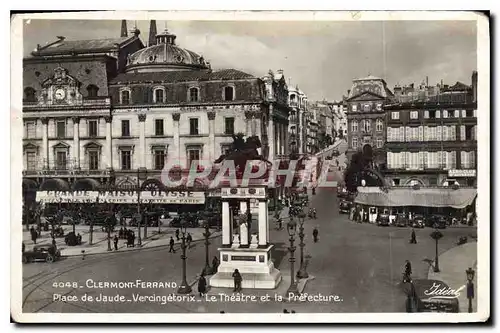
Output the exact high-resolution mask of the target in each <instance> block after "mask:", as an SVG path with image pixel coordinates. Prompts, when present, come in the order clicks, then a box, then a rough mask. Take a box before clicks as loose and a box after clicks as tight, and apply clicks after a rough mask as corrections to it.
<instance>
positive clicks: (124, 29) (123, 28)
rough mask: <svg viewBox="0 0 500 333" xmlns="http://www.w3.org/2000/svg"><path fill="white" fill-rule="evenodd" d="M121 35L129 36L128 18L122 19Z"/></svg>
mask: <svg viewBox="0 0 500 333" xmlns="http://www.w3.org/2000/svg"><path fill="white" fill-rule="evenodd" d="M120 37H128V33H127V20H122V29H121V32H120Z"/></svg>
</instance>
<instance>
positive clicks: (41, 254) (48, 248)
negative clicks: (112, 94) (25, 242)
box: [23, 244, 61, 263]
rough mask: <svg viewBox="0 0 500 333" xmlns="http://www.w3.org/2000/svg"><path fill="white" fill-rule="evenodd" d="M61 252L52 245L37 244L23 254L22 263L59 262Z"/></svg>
mask: <svg viewBox="0 0 500 333" xmlns="http://www.w3.org/2000/svg"><path fill="white" fill-rule="evenodd" d="M60 257H61V251H59V250H58V249H57V247H55V246H54V245H52V244H39V245H35V246H34V247H33V250H31V251H25V252H24V253H23V262H24V263H30V262H35V261H45V262H48V263H51V262H54V261H56V260H59V258H60Z"/></svg>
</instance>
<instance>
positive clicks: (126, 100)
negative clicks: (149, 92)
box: [120, 89, 130, 105]
mask: <svg viewBox="0 0 500 333" xmlns="http://www.w3.org/2000/svg"><path fill="white" fill-rule="evenodd" d="M120 104H124V105H126V104H130V90H128V89H127V90H122V91H120Z"/></svg>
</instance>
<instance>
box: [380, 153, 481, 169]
mask: <svg viewBox="0 0 500 333" xmlns="http://www.w3.org/2000/svg"><path fill="white" fill-rule="evenodd" d="M475 159H476V155H475V152H473V151H461V152H460V167H461V168H462V169H473V168H475V167H476V160H475ZM387 167H388V168H389V169H409V170H424V169H426V168H428V169H441V168H442V169H445V170H449V169H456V167H457V151H436V152H427V151H420V152H414V153H410V152H401V153H392V152H388V153H387Z"/></svg>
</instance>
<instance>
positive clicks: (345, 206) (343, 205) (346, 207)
mask: <svg viewBox="0 0 500 333" xmlns="http://www.w3.org/2000/svg"><path fill="white" fill-rule="evenodd" d="M351 207H352V203H351V202H350V201H347V200H341V201H340V204H339V212H340V213H341V214H349V213H350V211H351Z"/></svg>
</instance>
